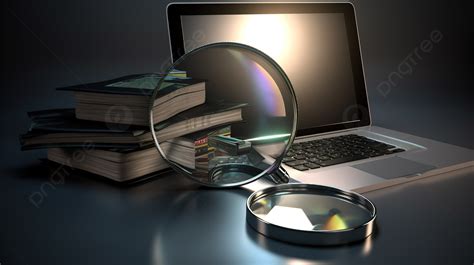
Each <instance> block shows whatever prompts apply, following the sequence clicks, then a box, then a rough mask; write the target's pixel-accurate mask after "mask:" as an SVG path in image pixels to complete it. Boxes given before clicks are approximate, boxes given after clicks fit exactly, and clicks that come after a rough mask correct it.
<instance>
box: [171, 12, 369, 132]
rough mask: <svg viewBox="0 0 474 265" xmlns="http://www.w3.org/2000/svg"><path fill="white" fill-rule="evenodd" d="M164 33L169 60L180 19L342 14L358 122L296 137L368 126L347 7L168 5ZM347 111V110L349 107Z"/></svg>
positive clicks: (176, 52)
mask: <svg viewBox="0 0 474 265" xmlns="http://www.w3.org/2000/svg"><path fill="white" fill-rule="evenodd" d="M166 12H167V18H168V33H169V39H170V46H171V47H170V49H171V54H172V60H173V61H176V60H177V59H178V58H179V57H181V56H182V55H184V53H185V49H184V40H183V33H182V32H183V30H182V26H181V16H182V15H230V14H279V13H280V14H282V13H291V14H297V13H343V14H344V18H345V24H346V29H347V37H348V42H349V50H350V56H351V64H352V72H353V78H354V88H355V94H356V102H357V106H354V107H355V111H357V113H358V115H359V117H360V120H355V121H350V122H343V123H337V124H329V125H323V126H316V127H312V128H305V129H298V130H297V132H296V136H306V135H311V134H320V133H326V132H333V131H339V130H346V129H351V128H357V127H363V126H368V125H370V113H369V106H368V100H367V90H366V85H365V78H364V71H363V65H362V58H361V53H360V47H359V35H358V32H357V24H356V18H355V12H354V6H353V5H352V4H351V3H171V4H169V5H168V6H167V11H166ZM350 107H351V106H350Z"/></svg>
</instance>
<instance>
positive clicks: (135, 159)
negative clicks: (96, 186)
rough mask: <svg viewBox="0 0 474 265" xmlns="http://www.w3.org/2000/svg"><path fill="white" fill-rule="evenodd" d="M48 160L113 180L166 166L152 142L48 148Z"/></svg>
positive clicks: (142, 174) (143, 174)
mask: <svg viewBox="0 0 474 265" xmlns="http://www.w3.org/2000/svg"><path fill="white" fill-rule="evenodd" d="M183 151H186V150H183ZM77 152H81V155H80V156H79V155H78V153H77ZM78 157H79V158H80V159H78ZM48 160H50V161H53V162H56V163H58V164H62V165H66V166H69V167H72V168H77V169H81V170H84V171H87V172H90V173H93V174H97V175H100V176H103V177H106V178H109V179H112V180H114V181H117V182H125V181H129V180H132V179H136V178H140V177H143V176H145V175H148V174H151V173H154V172H157V171H160V170H164V169H166V168H168V167H169V165H168V163H167V162H166V161H165V160H164V159H163V158H162V157H161V155H160V154H159V152H158V149H156V147H155V146H148V147H146V148H141V149H93V148H92V149H89V150H83V149H78V148H48Z"/></svg>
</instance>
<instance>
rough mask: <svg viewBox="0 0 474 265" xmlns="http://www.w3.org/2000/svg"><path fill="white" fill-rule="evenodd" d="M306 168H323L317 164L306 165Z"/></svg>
mask: <svg viewBox="0 0 474 265" xmlns="http://www.w3.org/2000/svg"><path fill="white" fill-rule="evenodd" d="M304 166H305V167H308V168H310V169H315V168H320V167H321V166H320V165H318V164H315V163H306V164H304Z"/></svg>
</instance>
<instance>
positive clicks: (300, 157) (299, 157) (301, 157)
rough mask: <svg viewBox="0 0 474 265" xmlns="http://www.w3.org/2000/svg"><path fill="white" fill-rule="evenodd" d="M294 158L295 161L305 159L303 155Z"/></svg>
mask: <svg viewBox="0 0 474 265" xmlns="http://www.w3.org/2000/svg"><path fill="white" fill-rule="evenodd" d="M294 158H295V159H297V160H302V159H305V158H306V156H305V155H295V156H294Z"/></svg>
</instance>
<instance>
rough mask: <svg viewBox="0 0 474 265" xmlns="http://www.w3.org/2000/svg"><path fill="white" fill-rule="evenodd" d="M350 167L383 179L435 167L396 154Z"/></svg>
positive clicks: (412, 173) (421, 171)
mask: <svg viewBox="0 0 474 265" xmlns="http://www.w3.org/2000/svg"><path fill="white" fill-rule="evenodd" d="M352 167H354V168H357V169H359V170H362V171H365V172H367V173H370V174H372V175H375V176H378V177H381V178H384V179H392V178H398V177H403V176H410V175H414V174H417V173H423V172H426V171H428V170H431V169H434V168H435V167H434V166H430V165H426V164H421V163H418V162H415V161H412V160H408V159H405V158H401V157H398V156H394V157H390V158H387V159H380V160H376V161H372V162H368V163H363V164H359V165H355V166H352Z"/></svg>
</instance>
